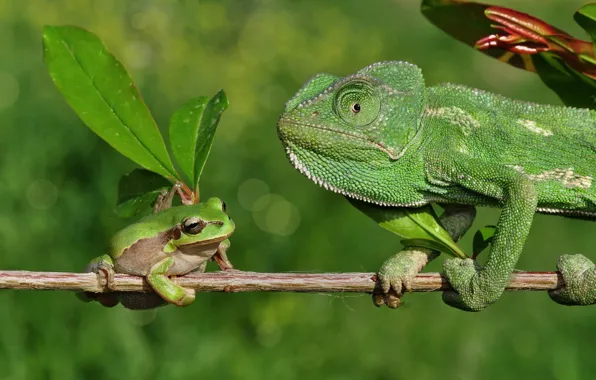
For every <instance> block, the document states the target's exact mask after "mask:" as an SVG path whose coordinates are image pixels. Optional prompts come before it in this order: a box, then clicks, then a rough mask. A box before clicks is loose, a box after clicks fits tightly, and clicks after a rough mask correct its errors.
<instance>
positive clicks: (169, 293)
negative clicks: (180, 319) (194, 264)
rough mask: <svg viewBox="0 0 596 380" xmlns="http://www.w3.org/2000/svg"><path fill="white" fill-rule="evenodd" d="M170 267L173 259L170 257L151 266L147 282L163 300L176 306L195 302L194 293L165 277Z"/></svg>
mask: <svg viewBox="0 0 596 380" xmlns="http://www.w3.org/2000/svg"><path fill="white" fill-rule="evenodd" d="M172 265H174V258H173V257H171V256H170V257H166V258H165V259H163V260H161V261H160V262H158V263H157V264H155V265H153V266H152V267H151V269H150V270H149V273H148V274H147V282H148V283H149V285H151V287H152V288H153V290H155V292H156V293H158V294H159V295H160V296H161V297H162V298H163V299H164V300H166V301H168V302H169V303H173V304H174V305H177V306H186V305H188V304H190V303H192V302H193V301H194V300H195V291H194V290H193V289H187V288H183V287H182V286H180V285H176V284H175V283H174V282H172V280H171V279H170V278H168V276H166V273H167V272H168V270H169V269H170V268H171V267H172Z"/></svg>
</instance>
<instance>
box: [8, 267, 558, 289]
mask: <svg viewBox="0 0 596 380" xmlns="http://www.w3.org/2000/svg"><path fill="white" fill-rule="evenodd" d="M375 279H376V274H374V273H259V272H244V271H239V270H230V271H223V272H208V273H191V274H187V275H185V276H181V277H177V278H176V279H175V281H176V283H178V284H180V285H182V286H184V287H188V288H192V289H195V290H196V291H198V292H228V293H231V292H308V293H331V292H352V293H372V292H373V290H374V288H375ZM562 284H563V281H562V279H561V277H560V275H559V274H558V273H557V272H515V273H513V274H512V276H511V282H510V284H509V286H508V287H507V290H510V291H516V290H552V289H557V288H559V287H561V286H562ZM105 285H106V280H105V277H103V276H101V275H98V274H96V273H65V272H29V271H0V289H26V290H78V291H88V292H95V293H103V292H107V291H108V290H107V289H106V286H105ZM446 289H450V286H449V284H448V283H447V281H446V280H445V278H444V277H443V276H441V274H439V273H423V274H419V275H418V276H416V279H415V281H414V283H413V285H412V291H414V292H432V291H439V290H446ZM113 290H115V291H125V292H135V291H136V292H139V291H142V292H150V291H151V287H150V286H149V285H148V284H147V282H146V281H145V280H144V278H143V277H137V276H129V275H123V274H116V275H115V277H114V283H113Z"/></svg>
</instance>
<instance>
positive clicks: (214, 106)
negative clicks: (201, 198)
mask: <svg viewBox="0 0 596 380" xmlns="http://www.w3.org/2000/svg"><path fill="white" fill-rule="evenodd" d="M228 105H229V102H228V99H227V97H226V94H225V92H224V91H223V90H220V91H219V92H218V93H217V94H215V96H213V97H212V98H211V99H208V98H207V97H198V98H195V99H192V100H190V101H189V102H187V103H186V104H184V105H183V106H182V107H181V108H180V109H178V110H177V111H176V112H174V115H172V119H171V121H170V142H171V144H172V152H173V153H174V157H176V160H177V161H178V163H179V164H180V167H181V168H182V171H183V172H184V174H186V176H187V177H188V178H189V179H190V181H191V183H192V184H193V185H194V186H195V191H197V193H198V186H199V179H200V177H201V173H202V172H203V167H204V166H205V162H206V161H207V157H208V156H209V152H210V151H211V144H212V143H213V137H214V136H215V130H216V129H217V124H218V123H219V119H220V117H221V114H222V113H223V112H224V111H225V110H226V109H227V108H228Z"/></svg>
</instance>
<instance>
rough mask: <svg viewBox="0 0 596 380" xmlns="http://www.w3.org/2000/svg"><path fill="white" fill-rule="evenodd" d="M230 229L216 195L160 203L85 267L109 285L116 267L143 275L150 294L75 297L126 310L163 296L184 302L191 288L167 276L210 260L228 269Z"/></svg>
mask: <svg viewBox="0 0 596 380" xmlns="http://www.w3.org/2000/svg"><path fill="white" fill-rule="evenodd" d="M170 204H171V202H170ZM166 207H167V206H166ZM158 210H159V209H158ZM232 232H234V222H233V221H232V219H230V217H229V216H228V215H227V214H226V206H225V203H224V202H223V201H221V200H220V199H218V198H211V199H209V200H208V201H207V202H204V203H199V204H194V205H188V206H186V205H183V206H176V207H170V208H165V209H163V210H161V211H159V212H157V213H155V214H152V215H149V216H147V217H145V218H143V219H141V220H139V221H138V222H136V223H134V224H131V225H129V226H127V227H126V228H124V229H122V230H120V231H119V232H118V233H116V235H114V237H113V238H112V240H111V242H110V252H109V254H107V255H102V256H100V257H97V258H95V259H93V260H92V261H91V262H90V263H89V265H88V266H87V271H89V272H96V273H97V272H99V271H101V272H103V273H104V274H105V275H106V278H107V287H108V289H111V287H112V283H113V278H114V272H116V273H125V274H131V275H136V276H144V277H145V278H146V279H147V282H148V283H149V285H150V286H151V287H152V288H153V290H155V293H131V292H111V293H99V294H98V293H90V292H86V293H85V294H84V295H81V297H80V298H82V299H84V300H87V301H90V300H96V301H98V302H100V303H101V304H102V305H104V306H108V307H111V306H115V305H117V304H118V302H120V303H122V304H123V305H124V306H125V307H127V308H129V309H145V308H152V307H156V306H161V305H163V304H165V302H164V301H167V302H169V303H172V304H174V305H178V306H185V305H188V304H190V303H192V302H193V301H194V299H195V291H194V290H193V289H187V288H184V287H182V286H180V285H177V284H176V283H174V282H173V281H172V279H170V278H169V277H168V276H178V275H184V274H186V273H189V272H193V271H200V272H204V271H205V267H206V265H207V261H209V260H213V261H216V262H217V263H218V265H219V267H220V268H221V269H222V270H228V269H232V264H231V263H230V262H229V260H228V258H227V256H226V251H227V249H228V247H229V246H230V242H229V240H228V238H229V237H230V235H231V234H232Z"/></svg>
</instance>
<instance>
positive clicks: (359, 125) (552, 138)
mask: <svg viewBox="0 0 596 380" xmlns="http://www.w3.org/2000/svg"><path fill="white" fill-rule="evenodd" d="M278 134H279V137H280V138H281V140H282V142H283V145H284V147H285V149H286V152H287V155H288V157H289V159H290V161H291V162H292V164H293V165H294V166H295V167H296V168H297V169H298V170H299V171H300V172H301V173H302V174H304V175H306V176H307V177H308V178H310V179H311V180H312V181H314V182H315V183H317V184H319V185H321V186H323V187H324V188H325V189H328V190H331V191H334V192H337V193H340V194H343V195H345V196H346V197H348V198H351V199H353V200H355V201H356V203H357V204H359V205H360V207H361V208H363V207H362V205H361V203H362V202H364V203H370V204H371V206H368V207H364V208H363V211H364V212H367V211H368V212H367V213H369V215H370V216H372V217H373V219H376V218H375V216H376V215H375V213H378V210H379V209H382V208H384V207H387V208H396V210H399V208H402V207H420V206H423V205H427V204H429V203H437V204H440V205H441V206H443V207H445V210H446V212H445V214H444V216H443V217H444V219H445V220H442V221H441V222H442V223H443V225H444V226H445V228H446V229H447V230H450V231H449V232H450V233H451V234H452V236H453V237H454V238H456V239H457V237H459V236H460V235H461V234H463V232H465V230H467V229H468V228H469V226H470V224H471V221H472V220H473V215H474V206H493V207H500V208H501V209H502V211H501V215H500V218H499V221H498V224H497V228H496V231H495V235H494V237H493V241H492V246H491V251H490V253H489V256H488V258H487V262H486V264H485V265H484V266H483V267H480V266H479V265H478V264H477V263H476V262H475V261H473V260H472V259H462V258H451V259H448V260H446V261H445V262H444V271H445V275H446V276H447V279H448V280H449V282H450V284H451V286H452V288H453V289H454V291H448V292H445V293H444V294H443V300H444V301H445V302H446V303H447V304H449V305H451V306H454V307H457V308H460V309H463V310H470V311H478V310H482V309H484V308H486V307H487V306H488V305H490V304H492V303H493V302H495V301H496V300H497V299H498V298H499V297H500V296H501V294H502V293H503V290H504V289H505V287H506V285H507V284H508V282H509V280H510V275H511V273H512V272H513V270H514V268H515V265H516V263H517V261H518V259H519V256H520V254H521V252H522V249H523V246H524V242H525V240H526V237H527V236H528V233H529V231H530V226H531V224H532V219H533V216H534V213H536V212H539V213H545V214H554V215H562V216H567V217H572V218H579V219H591V220H594V219H596V186H595V185H594V184H593V177H594V175H595V174H596V113H595V112H594V111H590V110H587V109H575V108H569V107H556V106H548V105H538V104H533V103H528V102H522V101H516V100H511V99H507V98H504V97H502V96H499V95H495V94H491V93H488V92H484V91H480V90H477V89H473V88H467V87H464V86H459V85H453V84H442V85H438V86H433V87H425V85H424V79H423V77H422V73H421V70H420V69H419V68H418V67H417V66H415V65H412V64H410V63H406V62H380V63H376V64H373V65H370V66H368V67H366V68H364V69H362V70H360V71H359V72H357V73H356V74H354V75H351V76H347V77H344V78H340V77H337V76H333V75H329V74H319V75H316V76H315V77H313V78H312V79H311V80H310V81H309V82H307V83H306V84H305V85H304V86H303V87H302V88H301V89H300V90H299V91H298V93H297V94H296V95H295V96H294V97H293V98H292V99H291V100H289V101H288V102H287V103H286V108H285V111H284V113H283V114H282V116H281V117H280V119H279V123H278ZM429 252H430V251H428V250H420V249H412V248H407V249H406V250H405V251H402V252H400V253H398V254H397V255H396V256H394V257H392V258H390V259H389V260H387V261H386V262H385V264H383V267H382V268H381V270H380V271H379V283H380V284H381V288H382V291H383V292H384V293H385V294H384V296H387V295H389V293H391V292H393V293H394V295H397V296H399V295H401V288H402V285H403V286H404V287H405V288H406V289H407V288H408V283H409V282H410V281H411V280H412V279H413V277H414V276H415V275H416V273H417V272H418V271H419V270H421V269H422V267H423V266H424V265H425V264H426V262H428V260H431V259H432V258H433V255H432V254H431V253H429ZM557 266H558V269H559V271H560V272H561V275H562V277H563V280H564V287H563V288H561V289H558V290H555V291H551V292H550V293H549V294H550V296H551V298H552V299H553V300H555V301H556V302H558V303H561V304H566V305H587V304H594V303H596V267H595V265H594V264H593V263H592V262H591V261H590V260H588V259H587V258H586V257H585V256H583V255H579V254H577V255H564V256H562V257H561V258H560V259H559V260H558V263H557ZM383 300H384V301H383ZM375 302H376V303H377V304H383V303H388V299H387V298H384V299H383V298H381V299H378V298H377V299H376V301H375ZM388 306H391V305H390V304H389V305H388Z"/></svg>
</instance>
